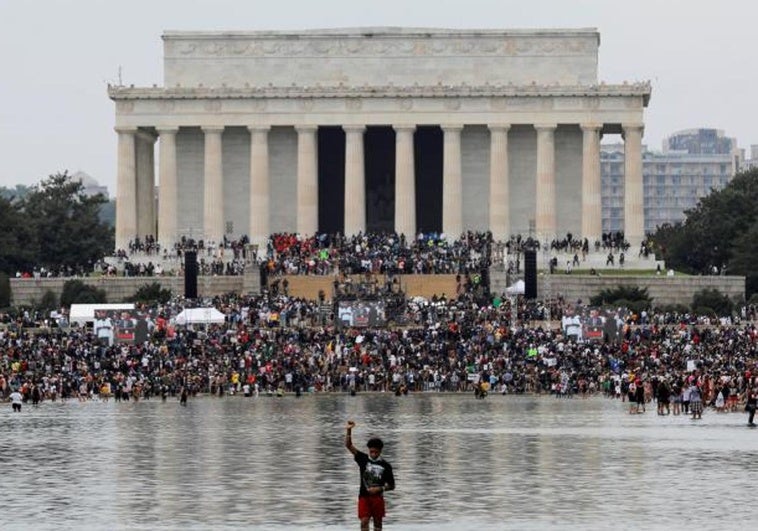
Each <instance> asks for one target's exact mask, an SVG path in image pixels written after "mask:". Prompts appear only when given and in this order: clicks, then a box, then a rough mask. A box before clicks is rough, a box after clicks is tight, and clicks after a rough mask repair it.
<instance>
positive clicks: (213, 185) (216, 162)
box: [203, 127, 224, 243]
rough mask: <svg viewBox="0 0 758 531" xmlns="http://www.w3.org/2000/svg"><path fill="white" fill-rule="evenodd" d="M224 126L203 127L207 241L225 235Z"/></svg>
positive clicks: (204, 227)
mask: <svg viewBox="0 0 758 531" xmlns="http://www.w3.org/2000/svg"><path fill="white" fill-rule="evenodd" d="M223 132H224V128H223V127H203V133H205V158H204V166H203V167H204V188H203V197H204V202H203V236H204V238H205V241H206V243H208V242H216V243H218V242H220V241H221V240H222V239H223V237H224V177H223V163H222V157H221V135H222V134H223Z"/></svg>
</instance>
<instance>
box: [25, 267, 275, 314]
mask: <svg viewBox="0 0 758 531" xmlns="http://www.w3.org/2000/svg"><path fill="white" fill-rule="evenodd" d="M67 280H71V279H70V278H39V279H35V278H30V279H21V278H12V279H11V281H10V283H11V304H13V305H14V306H24V305H29V304H32V303H33V302H38V301H40V300H42V297H43V296H44V295H45V293H46V292H47V291H52V292H53V293H54V294H55V295H56V296H57V297H60V296H61V293H62V292H63V284H64V283H65V282H66V281H67ZM79 280H81V281H82V282H84V283H85V284H87V285H89V286H94V287H96V288H98V289H102V290H105V295H106V297H107V299H108V302H121V301H123V300H124V299H125V298H127V297H131V296H132V295H134V293H135V292H136V291H137V290H138V289H139V288H141V287H142V286H144V285H146V284H152V283H153V282H157V283H158V284H159V285H160V286H161V288H163V289H170V290H171V292H172V293H173V294H174V295H182V294H184V277H97V278H95V277H87V278H80V279H79ZM229 292H237V293H259V292H260V276H259V275H258V274H257V272H256V273H255V274H253V275H244V276H218V277H212V276H200V277H198V279H197V293H198V295H199V296H200V297H212V296H215V295H222V294H224V293H229Z"/></svg>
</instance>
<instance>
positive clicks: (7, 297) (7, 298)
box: [0, 271, 11, 308]
mask: <svg viewBox="0 0 758 531" xmlns="http://www.w3.org/2000/svg"><path fill="white" fill-rule="evenodd" d="M10 305H11V283H10V279H9V278H8V275H7V274H6V273H3V272H2V271H0V308H7V307H8V306H10Z"/></svg>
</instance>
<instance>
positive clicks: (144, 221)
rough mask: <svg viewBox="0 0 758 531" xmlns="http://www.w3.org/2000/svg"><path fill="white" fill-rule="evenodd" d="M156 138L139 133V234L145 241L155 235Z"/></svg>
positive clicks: (145, 133) (137, 138) (137, 140)
mask: <svg viewBox="0 0 758 531" xmlns="http://www.w3.org/2000/svg"><path fill="white" fill-rule="evenodd" d="M155 140H156V137H155V136H154V135H152V134H149V133H147V132H145V131H139V132H138V133H137V137H136V142H137V144H136V149H137V235H138V236H139V237H140V239H141V240H143V241H144V240H145V237H146V236H155V225H156V224H155Z"/></svg>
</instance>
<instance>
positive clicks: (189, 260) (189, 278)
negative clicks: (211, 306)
mask: <svg viewBox="0 0 758 531" xmlns="http://www.w3.org/2000/svg"><path fill="white" fill-rule="evenodd" d="M184 297H185V298H187V299H197V253H196V252H195V251H187V252H185V253H184Z"/></svg>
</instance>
